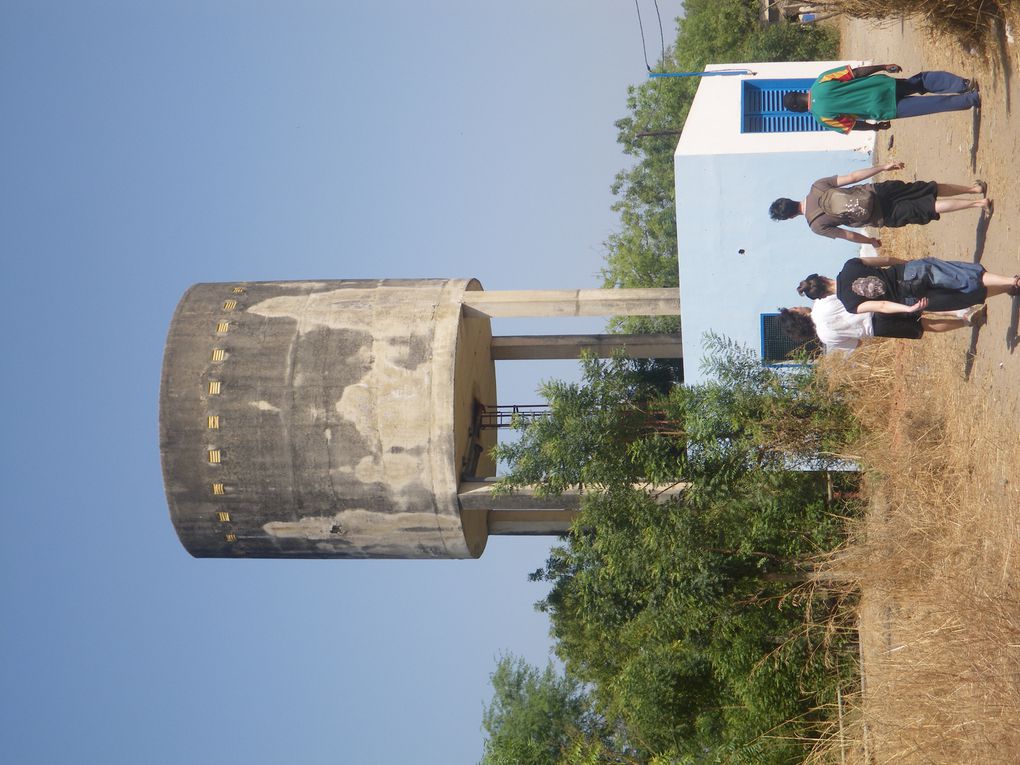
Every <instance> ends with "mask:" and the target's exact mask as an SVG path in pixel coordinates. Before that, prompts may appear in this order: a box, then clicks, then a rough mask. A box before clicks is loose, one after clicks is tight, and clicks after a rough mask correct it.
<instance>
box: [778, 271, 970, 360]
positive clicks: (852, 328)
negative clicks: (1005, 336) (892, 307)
mask: <svg viewBox="0 0 1020 765" xmlns="http://www.w3.org/2000/svg"><path fill="white" fill-rule="evenodd" d="M797 292H798V293H799V294H801V295H805V296H807V297H814V296H816V295H820V297H817V298H815V301H814V303H813V304H812V305H811V307H810V308H808V307H807V306H795V307H793V308H782V309H780V311H779V314H780V318H779V326H780V328H781V329H782V330H783V332H785V333H786V334H787V335H788V336H790V337H791V338H793V339H794V340H800V341H807V340H811V339H814V338H817V339H818V340H819V341H820V342H821V343H822V345H824V346H825V352H826V353H833V352H840V353H850V352H851V351H853V350H854V349H856V348H857V346H858V345H860V343H861V341H862V340H864V339H866V338H869V337H899V338H905V339H908V340H918V339H920V338H921V337H923V335H924V333H925V332H950V331H952V330H954V329H961V328H962V327H968V326H979V325H980V324H981V323H982V322H983V319H984V316H985V313H984V305H981V306H975V307H973V308H968V309H962V310H960V311H954V312H952V313H950V314H948V315H940V316H933V315H927V316H922V315H921V314H920V313H919V312H918V313H898V314H883V313H867V312H865V313H850V312H849V311H847V310H846V308H844V307H843V304H842V303H841V302H840V300H839V298H838V297H836V282H835V280H833V279H829V278H827V277H824V276H819V275H818V274H812V275H811V276H809V277H808V278H807V279H805V280H804V281H802V282H801V283H800V285H799V286H798V288H797Z"/></svg>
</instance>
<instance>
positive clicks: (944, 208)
mask: <svg viewBox="0 0 1020 765" xmlns="http://www.w3.org/2000/svg"><path fill="white" fill-rule="evenodd" d="M991 203H992V200H990V199H936V200H935V212H937V213H939V214H940V215H941V214H942V213H947V212H956V211H957V210H966V209H968V208H970V207H988V206H989V205H991Z"/></svg>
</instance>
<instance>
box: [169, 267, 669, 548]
mask: <svg viewBox="0 0 1020 765" xmlns="http://www.w3.org/2000/svg"><path fill="white" fill-rule="evenodd" d="M678 314H679V297H678V291H677V290H676V289H662V290H558V291H530V292H486V291H483V290H482V288H481V285H480V284H479V283H478V282H477V281H475V280H466V279H459V280H458V279H422V280H373V281H368V280H358V281H303V282H298V281H295V282H239V283H230V284H196V285H195V286H193V287H192V288H191V289H189V290H188V291H187V292H186V293H185V295H184V297H183V298H182V299H181V301H180V303H179V305H178V306H177V310H176V312H175V314H174V318H173V321H172V323H171V325H170V331H169V335H168V338H167V344H166V351H165V354H164V359H163V375H162V387H161V392H160V451H161V456H162V463H163V476H164V482H165V485H166V494H167V502H168V504H169V506H170V515H171V518H172V520H173V524H174V527H175V528H176V530H177V534H178V536H179V537H180V539H181V542H182V543H183V544H184V546H185V548H187V550H188V552H190V553H191V554H192V555H194V556H196V557H258V558H472V557H478V556H479V555H481V553H482V550H483V549H484V548H485V543H486V540H487V538H488V536H489V535H490V534H559V533H562V532H563V531H565V530H566V529H567V528H568V527H569V525H570V522H571V520H572V519H573V516H574V513H575V511H576V497H570V496H567V497H563V498H557V500H555V504H556V506H555V507H550V506H549V504H550V500H539V499H537V498H536V497H534V496H533V495H532V494H531V493H529V492H521V493H517V494H514V495H511V496H505V497H493V496H491V494H490V492H489V488H488V484H487V482H486V479H488V478H491V477H492V476H493V475H494V474H495V465H494V464H493V463H492V460H491V459H490V457H489V450H490V449H491V448H492V446H493V445H494V444H495V432H496V431H495V429H494V428H492V427H487V426H486V425H487V419H488V418H491V417H492V415H493V413H494V411H495V406H496V404H497V397H496V375H495V364H494V361H495V360H499V359H538V358H575V357H577V356H578V355H579V354H580V351H581V350H582V349H585V348H589V349H592V350H594V351H595V352H596V353H600V354H602V355H605V354H606V353H608V352H610V351H611V350H613V349H614V348H619V347H623V348H624V349H625V352H626V353H628V355H631V356H635V357H638V356H643V357H659V358H677V357H680V356H681V350H680V349H681V344H680V338H679V336H676V335H668V336H661V335H655V336H621V335H583V336H579V335H553V336H525V337H493V336H492V333H491V328H490V318H491V317H507V316H550V317H553V316H610V315H673V316H676V315H678ZM488 424H491V423H488Z"/></svg>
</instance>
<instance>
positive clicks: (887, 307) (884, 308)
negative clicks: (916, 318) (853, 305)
mask: <svg viewBox="0 0 1020 765" xmlns="http://www.w3.org/2000/svg"><path fill="white" fill-rule="evenodd" d="M927 307H928V298H921V299H920V300H918V301H917V302H916V303H914V304H913V305H903V303H894V302H893V301H891V300H865V301H864V302H863V303H861V304H860V305H859V306H857V310H856V311H855V312H854V313H868V312H871V313H919V312H921V311H923V310H924V309H925V308H927Z"/></svg>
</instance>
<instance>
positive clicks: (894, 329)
mask: <svg viewBox="0 0 1020 765" xmlns="http://www.w3.org/2000/svg"><path fill="white" fill-rule="evenodd" d="M871 331H872V333H873V334H874V335H875V337H902V338H905V339H907V340H919V339H920V337H921V335H923V334H924V327H922V326H921V314H919V313H876V314H873V315H872V317H871Z"/></svg>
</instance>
